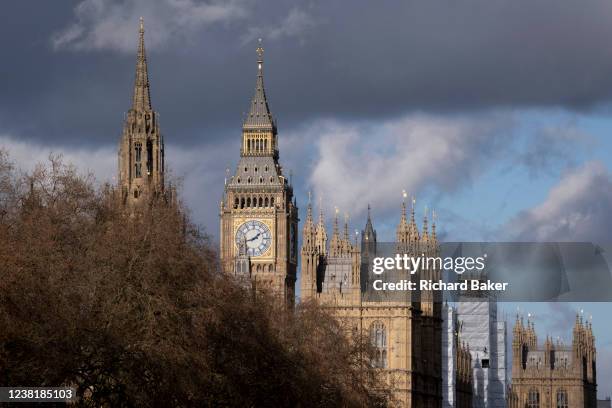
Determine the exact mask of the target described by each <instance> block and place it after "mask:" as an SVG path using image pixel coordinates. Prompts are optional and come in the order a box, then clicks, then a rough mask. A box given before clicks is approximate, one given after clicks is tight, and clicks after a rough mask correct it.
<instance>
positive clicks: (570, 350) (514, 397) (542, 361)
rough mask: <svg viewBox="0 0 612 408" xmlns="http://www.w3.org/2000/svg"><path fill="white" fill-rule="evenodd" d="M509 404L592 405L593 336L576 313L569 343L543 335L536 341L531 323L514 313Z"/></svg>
mask: <svg viewBox="0 0 612 408" xmlns="http://www.w3.org/2000/svg"><path fill="white" fill-rule="evenodd" d="M512 353H513V358H512V386H511V388H510V391H509V396H508V406H509V407H510V408H524V407H528V408H583V407H584V408H596V407H597V381H596V379H597V378H596V372H597V370H596V364H595V360H596V359H595V355H596V350H595V337H594V336H593V331H592V327H591V324H590V323H588V322H587V323H584V322H583V320H582V317H580V316H579V315H577V316H576V322H575V324H574V329H573V333H572V344H571V345H565V344H563V343H561V342H560V341H556V342H553V340H552V339H551V338H549V337H548V336H547V337H546V341H545V342H544V344H542V345H539V344H538V341H537V336H536V332H535V326H534V323H533V322H532V321H530V320H528V321H527V325H526V326H525V325H524V324H523V319H519V317H518V316H517V319H516V324H515V326H514V330H513V340H512Z"/></svg>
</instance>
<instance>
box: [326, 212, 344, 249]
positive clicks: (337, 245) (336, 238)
mask: <svg viewBox="0 0 612 408" xmlns="http://www.w3.org/2000/svg"><path fill="white" fill-rule="evenodd" d="M329 252H330V255H331V256H333V257H336V256H340V255H341V254H342V239H341V238H340V231H339V228H338V208H336V214H335V215H334V229H333V231H332V237H331V241H330V244H329Z"/></svg>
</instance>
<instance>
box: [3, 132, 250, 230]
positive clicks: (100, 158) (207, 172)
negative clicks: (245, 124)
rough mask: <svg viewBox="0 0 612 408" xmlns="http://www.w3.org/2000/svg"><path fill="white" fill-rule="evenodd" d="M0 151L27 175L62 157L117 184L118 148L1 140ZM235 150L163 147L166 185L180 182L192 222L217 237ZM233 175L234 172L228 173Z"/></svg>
mask: <svg viewBox="0 0 612 408" xmlns="http://www.w3.org/2000/svg"><path fill="white" fill-rule="evenodd" d="M0 149H5V150H6V151H7V152H8V153H9V160H10V161H11V162H14V163H15V164H16V167H17V169H19V170H21V171H24V172H27V171H31V170H32V169H34V167H35V166H36V165H37V164H39V163H44V162H46V161H47V159H48V158H49V155H50V154H61V155H62V157H63V160H64V162H65V163H67V164H73V165H74V166H76V168H77V170H78V171H79V172H80V173H81V174H86V173H90V172H91V173H92V174H93V175H94V176H95V177H96V180H97V181H98V182H100V183H104V182H109V183H111V184H114V183H116V182H117V160H118V156H117V146H103V147H99V148H70V147H66V146H48V145H44V144H41V143H34V142H27V141H22V140H18V139H17V138H14V137H9V136H0ZM236 151H238V146H236V149H228V148H227V142H224V143H222V144H220V145H216V146H209V145H207V146H194V147H193V148H189V149H185V148H182V147H177V146H166V162H167V163H169V173H168V181H170V180H172V181H179V182H180V184H181V189H180V193H181V199H182V200H183V201H184V202H185V204H186V205H187V207H188V208H189V209H190V211H191V213H192V215H193V220H194V221H195V222H197V223H198V224H200V225H204V226H205V227H206V228H207V231H208V232H209V233H210V234H211V235H213V236H216V235H217V226H218V223H219V219H218V212H219V200H220V199H221V193H222V191H223V177H224V171H223V170H222V169H224V166H226V165H227V164H228V163H233V162H234V161H235V152H236ZM230 170H231V171H232V172H233V171H234V168H231V169H230Z"/></svg>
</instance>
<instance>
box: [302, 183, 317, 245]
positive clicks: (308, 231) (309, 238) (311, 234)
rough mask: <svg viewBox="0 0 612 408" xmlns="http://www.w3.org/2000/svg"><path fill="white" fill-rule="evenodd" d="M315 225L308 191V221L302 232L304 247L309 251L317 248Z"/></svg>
mask: <svg viewBox="0 0 612 408" xmlns="http://www.w3.org/2000/svg"><path fill="white" fill-rule="evenodd" d="M315 240H316V236H315V226H314V222H313V219H312V204H311V202H310V192H308V207H307V208H306V221H305V222H304V229H303V234H302V247H303V248H304V249H307V250H309V251H314V250H315V249H316V243H315Z"/></svg>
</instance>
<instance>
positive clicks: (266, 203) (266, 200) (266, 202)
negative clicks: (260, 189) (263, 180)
mask: <svg viewBox="0 0 612 408" xmlns="http://www.w3.org/2000/svg"><path fill="white" fill-rule="evenodd" d="M264 202H265V206H266V207H268V204H270V201H269V200H268V197H266V199H265V201H264Z"/></svg>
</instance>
